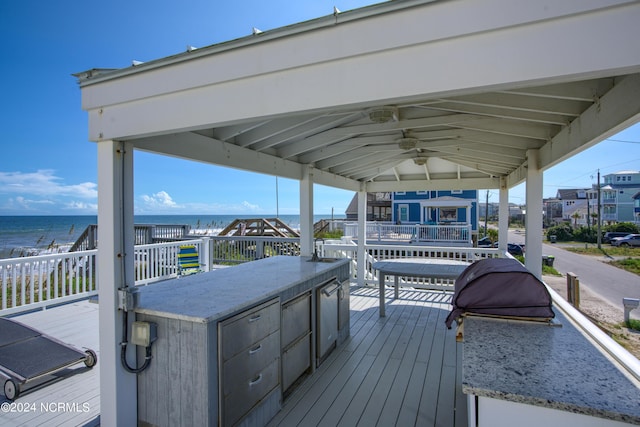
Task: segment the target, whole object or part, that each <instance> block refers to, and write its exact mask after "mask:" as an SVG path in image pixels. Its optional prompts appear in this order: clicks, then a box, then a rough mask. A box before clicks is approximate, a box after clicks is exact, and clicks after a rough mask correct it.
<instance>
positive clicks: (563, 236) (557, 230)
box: [547, 223, 574, 242]
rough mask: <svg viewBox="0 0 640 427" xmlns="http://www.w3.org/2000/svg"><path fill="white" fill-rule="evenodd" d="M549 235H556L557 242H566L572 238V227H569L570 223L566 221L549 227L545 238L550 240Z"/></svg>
mask: <svg viewBox="0 0 640 427" xmlns="http://www.w3.org/2000/svg"><path fill="white" fill-rule="evenodd" d="M551 236H556V239H557V240H558V241H559V242H567V241H570V240H573V239H574V237H573V228H571V225H570V224H567V223H563V224H559V225H556V226H554V227H550V228H549V229H548V230H547V240H551Z"/></svg>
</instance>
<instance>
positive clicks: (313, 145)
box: [278, 114, 485, 159]
mask: <svg viewBox="0 0 640 427" xmlns="http://www.w3.org/2000/svg"><path fill="white" fill-rule="evenodd" d="M478 120H485V118H484V117H478V116H473V115H466V114H453V115H447V116H438V117H427V118H422V119H411V120H400V121H398V122H387V123H381V124H380V123H368V124H364V125H354V126H342V127H338V128H334V129H330V130H328V131H326V132H321V133H319V134H316V135H313V136H311V137H309V138H306V139H304V140H303V141H300V142H299V143H296V144H294V145H291V146H289V147H286V148H283V149H281V150H278V155H279V156H280V157H283V158H285V159H287V158H291V157H293V156H297V155H300V154H302V153H305V152H308V151H311V150H315V149H317V148H318V146H322V145H326V144H328V143H332V142H337V141H340V140H344V138H345V137H354V136H358V135H365V134H371V133H383V132H392V131H403V130H405V129H418V128H425V127H437V126H443V125H451V124H454V123H462V122H467V121H478Z"/></svg>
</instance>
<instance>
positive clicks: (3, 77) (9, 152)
mask: <svg viewBox="0 0 640 427" xmlns="http://www.w3.org/2000/svg"><path fill="white" fill-rule="evenodd" d="M373 3H376V2H375V1H370V0H369V1H366V0H359V1H358V0H339V1H334V0H332V1H324V0H307V1H291V0H287V1H284V0H269V1H264V0H249V1H244V2H222V1H219V0H218V1H214V0H208V1H204V0H185V1H177V0H173V1H167V0H155V1H148V0H135V1H131V0H111V1H108V2H102V3H100V2H86V1H82V2H81V1H77V0H61V1H56V2H52V1H41V0H21V1H3V2H0V40H1V41H0V43H2V44H3V49H2V56H3V66H2V67H0V85H1V86H0V87H1V89H2V94H3V102H2V105H1V107H0V108H2V115H1V117H2V128H3V136H2V138H3V140H2V148H3V150H2V156H0V215H83V214H95V213H96V212H97V174H96V162H97V156H96V145H95V144H94V143H92V142H89V141H88V139H87V133H88V131H87V116H86V113H85V112H84V111H82V110H81V108H80V89H79V88H78V85H77V83H76V79H75V78H73V77H72V76H71V74H72V73H76V72H80V71H85V70H88V69H90V68H123V67H127V66H130V65H131V61H132V60H138V61H148V60H152V59H157V58H162V57H165V56H169V55H173V54H176V53H179V52H183V51H184V50H185V49H186V47H187V45H191V46H195V47H202V46H207V45H211V44H215V43H219V42H223V41H227V40H231V39H235V38H238V37H244V36H247V35H249V34H250V33H251V30H252V28H253V27H256V28H259V29H261V30H268V29H273V28H278V27H281V26H284V25H288V24H293V23H296V22H300V21H304V20H308V19H313V18H316V17H319V16H324V15H329V14H331V13H332V12H333V6H334V5H335V6H337V7H338V8H339V9H341V10H343V11H344V10H350V9H354V8H357V7H361V6H365V5H368V4H373ZM612 139H617V140H621V141H632V142H615V141H606V142H603V143H600V144H598V145H597V146H595V147H593V148H591V149H590V150H587V151H586V152H584V153H582V154H580V155H579V156H576V157H574V158H573V159H570V160H569V161H567V162H564V163H562V164H561V165H560V166H559V167H555V168H552V169H550V170H549V171H547V172H545V175H544V195H545V197H549V196H554V195H555V193H556V191H557V189H558V188H568V187H571V188H574V187H575V188H578V187H588V186H590V185H591V183H595V175H596V172H597V169H598V168H599V169H600V170H601V173H602V174H606V173H611V172H616V171H619V170H628V169H632V170H637V169H640V125H636V126H635V127H634V128H632V129H629V130H627V131H625V132H623V133H621V134H618V135H616V136H615V137H612ZM167 171H171V174H169V173H167ZM134 173H135V189H134V191H135V210H136V213H139V214H142V213H145V214H154V213H155V214H170V213H173V214H264V215H272V214H275V213H276V209H278V212H279V213H280V214H297V213H298V212H299V196H298V182H297V181H292V180H287V179H283V178H279V179H278V180H277V184H278V192H277V194H278V198H277V202H276V178H275V177H273V176H265V175H257V174H253V173H248V172H243V171H239V170H233V169H228V168H221V167H214V166H210V165H205V164H200V163H194V162H187V161H182V160H178V159H173V158H167V157H161V156H157V155H153V154H148V153H143V152H136V155H135V171H134ZM194 182H197V183H203V185H193V183H194ZM482 195H484V193H482ZM352 197H353V193H352V192H348V191H343V190H337V189H332V188H328V187H322V186H316V188H315V198H314V199H315V200H314V203H315V208H314V210H315V213H316V214H330V213H331V212H332V210H334V212H335V213H336V214H343V213H344V211H345V209H346V207H347V205H348V204H349V201H350V200H351V198H352ZM482 198H483V197H482ZM490 198H491V200H496V201H497V191H496V190H492V191H491V197H490ZM510 200H511V201H512V202H515V203H524V187H523V186H519V187H517V188H515V189H512V190H511V192H510ZM276 206H277V207H276Z"/></svg>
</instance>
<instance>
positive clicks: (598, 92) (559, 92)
mask: <svg viewBox="0 0 640 427" xmlns="http://www.w3.org/2000/svg"><path fill="white" fill-rule="evenodd" d="M612 87H613V78H610V79H597V80H586V81H579V82H567V83H562V84H554V85H547V86H542V87H523V88H519V89H510V90H506V91H502V92H500V93H515V94H521V95H526V96H537V97H541V98H554V99H568V100H573V101H586V102H593V101H594V100H595V99H597V98H600V97H601V96H602V95H604V94H605V93H606V92H608V91H609V90H611V88H612Z"/></svg>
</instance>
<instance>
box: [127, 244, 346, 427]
mask: <svg viewBox="0 0 640 427" xmlns="http://www.w3.org/2000/svg"><path fill="white" fill-rule="evenodd" d="M349 265H350V264H349V260H348V259H340V260H326V259H325V260H319V261H311V258H310V257H290V256H277V257H271V258H265V259H262V260H258V261H253V262H249V263H245V264H241V265H238V266H234V267H230V268H223V269H219V270H215V271H211V272H207V273H201V274H194V275H191V276H186V277H182V278H180V279H175V280H169V281H166V282H162V283H159V284H154V285H152V286H147V287H144V288H141V289H140V291H139V293H138V301H137V305H136V309H135V312H136V320H137V321H144V322H153V323H155V324H156V325H157V337H158V338H157V340H156V341H155V342H154V343H153V345H152V354H153V359H152V361H151V364H150V366H149V368H148V369H146V370H145V371H143V372H142V373H140V374H138V421H139V424H140V425H154V426H156V425H157V426H163V425H167V426H168V425H171V426H178V425H183V426H194V425H202V426H204V425H209V426H213V425H221V426H227V425H264V424H266V423H267V422H268V421H269V420H270V419H271V418H272V417H273V416H274V415H275V414H276V413H277V412H278V411H279V410H280V408H281V404H282V399H283V396H286V393H287V391H288V390H291V389H293V388H295V387H296V385H297V384H298V383H299V382H300V381H304V379H305V378H306V377H307V376H309V375H313V373H314V371H315V367H316V366H317V365H318V364H319V363H321V362H322V361H323V358H324V357H325V356H326V355H328V354H329V352H330V351H331V350H332V349H333V348H334V347H336V346H339V345H340V344H341V343H342V342H343V341H344V340H345V339H346V338H347V337H348V336H349V307H348V304H349V289H348V286H349V281H348V280H349ZM143 356H144V349H143V348H142V347H139V350H138V365H141V364H142V360H143Z"/></svg>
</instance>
